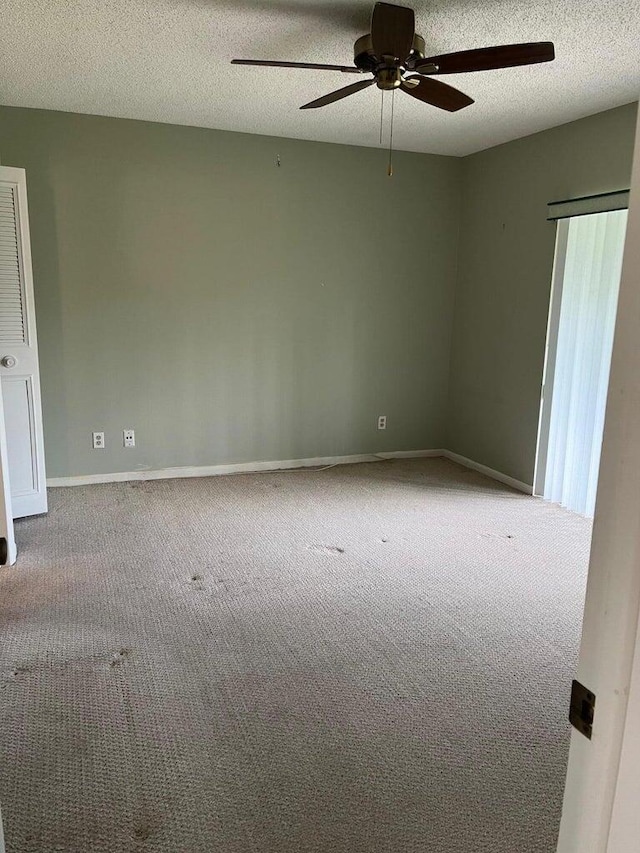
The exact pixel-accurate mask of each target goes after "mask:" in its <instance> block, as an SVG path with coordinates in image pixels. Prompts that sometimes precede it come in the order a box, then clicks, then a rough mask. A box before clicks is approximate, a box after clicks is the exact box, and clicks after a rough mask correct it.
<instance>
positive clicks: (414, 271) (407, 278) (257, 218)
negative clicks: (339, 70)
mask: <svg viewBox="0 0 640 853" xmlns="http://www.w3.org/2000/svg"><path fill="white" fill-rule="evenodd" d="M635 111H636V107H635V105H631V106H627V107H620V108H618V109H616V110H611V111H609V112H606V113H601V114H599V115H596V116H592V117H590V118H587V119H583V120H581V121H578V122H574V123H572V124H568V125H564V126H561V127H558V128H554V129H552V130H548V131H545V132H543V133H540V134H536V135H535V136H531V137H528V138H526V139H521V140H517V141H515V142H511V143H508V144H506V145H502V146H499V147H497V148H493V149H490V150H488V151H484V152H481V153H479V154H475V155H472V156H470V157H467V158H464V159H457V158H449V157H437V156H431V155H420V154H406V153H400V154H397V155H396V168H395V175H394V177H393V178H392V179H389V178H388V177H387V176H386V155H385V153H384V152H383V151H380V150H375V149H368V148H367V149H363V148H355V147H348V146H339V145H326V144H320V143H310V142H301V141H295V140H286V139H273V138H268V137H260V136H249V135H244V134H233V133H224V132H220V131H212V130H202V129H197V128H187V127H175V126H171V125H162V124H151V123H146V122H136V121H128V120H121V119H109V118H100V117H96V116H78V115H72V114H68V113H56V112H47V111H40V110H23V109H16V108H8V107H0V156H1V159H2V162H3V163H4V164H5V165H13V166H23V167H25V168H26V169H27V181H28V189H29V201H30V213H31V230H32V242H33V255H34V258H33V260H34V274H35V285H36V302H37V319H38V332H39V338H40V360H41V373H42V385H43V405H44V420H45V443H46V451H47V467H48V474H49V476H66V475H73V474H87V473H105V472H113V471H127V470H134V469H136V468H145V467H149V468H161V467H168V466H182V465H210V464H216V463H224V462H241V461H255V460H269V459H293V458H302V457H309V456H324V455H327V456H333V455H342V454H351V453H368V452H372V451H376V450H411V449H421V448H438V447H443V446H446V447H449V448H450V449H452V450H455V451H456V452H458V453H461V454H462V455H464V456H467V457H470V458H471V459H474V460H476V461H478V462H481V463H484V464H486V465H489V466H490V467H492V468H495V469H497V470H500V471H503V472H504V473H506V474H510V475H511V476H513V477H516V478H518V479H521V480H524V481H526V482H529V483H530V482H531V481H532V476H533V464H534V455H535V443H536V432H537V424H538V410H539V402H540V399H539V398H540V385H541V379H542V367H543V359H544V345H545V334H546V322H547V311H548V305H549V290H550V284H551V271H552V266H553V251H554V242H555V227H554V225H552V224H550V223H547V222H546V220H545V216H546V204H547V202H548V201H551V200H554V199H560V198H567V197H572V196H579V195H585V194H589V193H597V192H604V191H607V190H612V189H619V188H621V187H627V186H628V185H629V180H630V170H631V155H632V149H633V138H634V121H635ZM278 154H279V155H280V159H281V163H282V165H281V167H280V168H278V167H277V166H276V155H278ZM461 197H462V205H460V201H461ZM459 231H460V245H458V233H459ZM458 261H459V270H458V269H457V266H458ZM456 280H457V288H456ZM456 290H457V292H456ZM454 296H455V316H454ZM379 414H386V415H387V416H388V418H389V427H388V429H387V431H386V432H378V431H377V430H376V417H377V415H379ZM125 427H133V428H135V430H136V437H137V442H138V446H137V447H136V448H135V449H134V450H125V449H124V448H123V447H122V429H123V428H125ZM92 430H105V431H106V434H107V436H106V437H107V449H106V450H105V451H93V450H92V449H91V445H90V437H91V432H92Z"/></svg>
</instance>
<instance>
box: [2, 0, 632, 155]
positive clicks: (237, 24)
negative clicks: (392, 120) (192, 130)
mask: <svg viewBox="0 0 640 853" xmlns="http://www.w3.org/2000/svg"><path fill="white" fill-rule="evenodd" d="M372 5H373V4H372V2H369V0H317V2H314V0H2V3H1V6H2V10H1V13H0V103H3V104H8V105H12V106H24V107H42V108H47V109H54V110H69V111H73V112H80V113H96V114H100V115H109V116H119V117H123V118H136V119H147V120H151V121H161V122H171V123H173V124H188V125H197V126H200V127H214V128H222V129H226V130H238V131H246V132H248V133H262V134H272V135H275V136H290V137H297V138H300V139H315V140H321V141H326V142H342V143H348V144H355V145H377V144H378V140H379V122H380V98H381V93H380V92H379V90H378V89H377V88H375V87H373V88H371V89H367V90H365V91H364V92H360V93H359V94H357V95H354V96H353V97H351V98H348V99H346V100H344V101H341V102H339V103H336V104H333V105H331V106H328V107H325V108H324V109H320V110H310V111H303V112H301V111H300V110H299V109H298V107H299V106H300V105H301V104H303V103H305V102H307V101H310V100H312V99H314V98H316V97H318V96H320V95H323V94H325V93H327V92H330V91H332V90H333V89H338V88H340V87H341V86H344V85H346V84H347V83H351V82H353V80H354V79H358V78H354V77H352V76H351V75H342V74H339V73H335V72H329V71H306V70H305V71H303V70H291V69H277V68H272V69H263V68H250V67H242V66H231V65H230V64H229V61H230V60H231V59H232V58H233V57H240V58H254V59H285V60H297V61H310V62H330V63H341V64H342V63H346V64H350V63H351V61H352V59H353V55H352V45H353V42H354V40H355V39H356V38H357V37H358V36H359V35H362V34H363V33H365V32H368V30H369V17H370V13H371V8H372ZM407 5H408V4H407ZM413 6H414V8H415V10H416V19H417V31H418V32H419V33H421V34H422V35H423V36H424V37H425V39H426V41H427V51H428V52H429V53H432V54H435V53H443V52H448V51H453V50H463V49H466V48H474V47H482V46H485V45H487V44H506V43H509V42H518V41H546V40H549V41H553V42H555V44H556V55H557V59H556V61H555V62H552V63H548V64H545V65H538V66H530V67H528V68H522V69H507V70H503V71H490V72H481V73H476V74H459V75H455V76H454V75H450V76H447V77H446V78H443V79H446V82H448V83H451V84H452V85H454V86H456V87H458V88H461V89H462V90H463V91H465V92H467V93H468V94H469V95H471V96H472V97H473V98H475V100H476V103H475V104H474V105H472V106H471V107H469V108H467V109H465V110H462V111H461V112H459V113H456V114H450V113H444V112H441V111H440V110H437V109H435V108H433V107H429V106H427V105H425V104H422V103H420V102H418V101H416V100H415V99H413V98H410V97H406V96H405V95H404V94H402V93H399V94H398V95H397V97H396V102H395V107H396V124H395V131H394V143H395V145H396V147H397V148H400V149H405V150H409V151H424V152H433V153H441V154H456V155H463V154H468V153H470V152H473V151H478V150H480V149H483V148H487V147H489V146H492V145H496V144H498V143H500V142H505V141H507V140H510V139H515V138H517V137H520V136H525V135H527V134H530V133H533V132H535V131H537V130H542V129H544V128H547V127H551V126H554V125H557V124H562V123H564V122H567V121H571V120H572V119H576V118H580V117H582V116H585V115H589V114H592V113H596V112H599V111H601V110H604V109H607V108H610V107H615V106H619V105H621V104H625V103H629V102H630V101H634V100H636V99H637V97H638V93H639V91H640V56H639V54H640V11H639V6H638V0H603V2H594V0H428V2H423V0H416V2H414V4H413ZM387 97H388V96H387Z"/></svg>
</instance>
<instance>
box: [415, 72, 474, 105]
mask: <svg viewBox="0 0 640 853" xmlns="http://www.w3.org/2000/svg"><path fill="white" fill-rule="evenodd" d="M416 81H418V82H417V85H416ZM408 84H410V85H408ZM402 90H403V91H404V92H406V93H407V95H411V97H412V98H417V99H418V100H419V101H424V103H425V104H431V105H432V106H434V107H440V109H441V110H447V112H450V113H455V112H457V111H458V110H461V109H463V108H464V107H468V106H469V105H470V104H472V103H473V98H470V97H469V96H468V95H465V94H464V92H459V91H458V90H457V89H454V88H453V86H449V85H448V84H447V83H441V82H440V81H439V80H432V79H431V77H418V76H417V75H416V76H415V77H407V79H406V81H404V80H403V81H402Z"/></svg>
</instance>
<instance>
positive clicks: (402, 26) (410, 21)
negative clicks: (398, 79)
mask: <svg viewBox="0 0 640 853" xmlns="http://www.w3.org/2000/svg"><path fill="white" fill-rule="evenodd" d="M415 34H416V19H415V15H414V13H413V9H407V8H406V6H393V5H391V4H390V3H376V5H375V6H374V7H373V15H372V18H371V45H372V47H373V52H374V54H375V56H376V58H377V59H382V58H383V57H385V56H391V57H393V58H394V59H395V60H397V61H398V62H404V60H405V59H406V58H407V57H408V56H409V54H410V53H411V48H412V47H413V37H414V36H415Z"/></svg>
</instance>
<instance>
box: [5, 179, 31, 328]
mask: <svg viewBox="0 0 640 853" xmlns="http://www.w3.org/2000/svg"><path fill="white" fill-rule="evenodd" d="M0 343H1V344H22V343H25V321H24V288H23V281H22V269H21V266H20V244H19V235H18V217H17V210H16V190H15V187H14V186H12V185H11V184H0Z"/></svg>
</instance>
